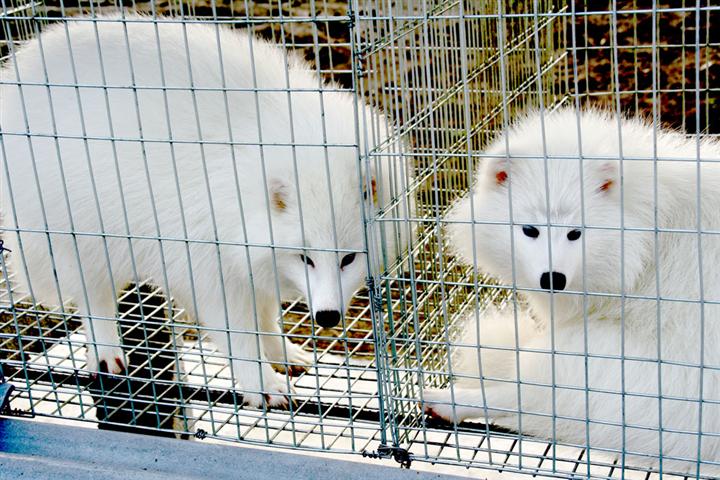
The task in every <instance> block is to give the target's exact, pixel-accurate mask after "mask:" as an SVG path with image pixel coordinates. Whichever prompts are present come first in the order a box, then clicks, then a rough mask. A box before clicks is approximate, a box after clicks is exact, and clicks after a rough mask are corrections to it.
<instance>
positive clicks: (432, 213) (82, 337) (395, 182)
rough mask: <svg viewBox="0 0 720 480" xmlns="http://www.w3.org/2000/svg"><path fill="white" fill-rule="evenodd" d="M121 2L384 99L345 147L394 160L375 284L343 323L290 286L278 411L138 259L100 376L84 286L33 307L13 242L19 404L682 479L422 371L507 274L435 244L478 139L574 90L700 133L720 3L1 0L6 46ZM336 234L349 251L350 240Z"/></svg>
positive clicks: (113, 424)
mask: <svg viewBox="0 0 720 480" xmlns="http://www.w3.org/2000/svg"><path fill="white" fill-rule="evenodd" d="M118 11H125V12H128V13H130V12H144V13H146V14H148V15H150V16H148V17H147V19H148V21H150V20H153V19H154V20H157V19H156V17H154V16H153V15H155V14H157V15H169V17H168V19H175V20H179V19H182V20H183V21H185V22H187V23H190V24H192V23H193V22H207V23H208V24H210V25H222V26H225V27H229V28H248V29H251V30H252V31H253V32H255V34H257V35H259V36H260V37H262V38H265V39H268V40H270V41H272V42H273V43H275V44H278V45H281V46H282V47H284V48H286V49H288V50H293V51H296V52H298V53H300V55H301V56H303V57H304V58H305V59H306V60H307V61H308V62H310V63H311V64H312V66H313V67H314V68H315V69H317V71H318V72H319V74H320V76H321V78H322V79H323V80H325V81H327V82H329V83H326V84H323V83H321V82H320V79H319V78H318V83H317V89H318V90H319V91H325V92H333V91H337V92H342V93H345V94H348V95H353V96H355V97H356V98H358V99H360V100H361V101H362V102H364V103H367V104H368V105H372V106H373V107H375V108H376V109H378V110H379V111H382V112H383V114H384V116H385V117H387V123H385V122H384V121H381V120H378V118H377V117H374V116H369V115H365V114H363V113H362V112H359V113H358V114H357V115H356V117H355V118H354V119H352V120H353V122H354V123H355V128H356V129H357V131H358V132H359V135H358V136H357V138H355V140H354V142H351V143H352V144H351V145H348V147H350V148H354V149H355V151H356V152H357V156H358V158H359V160H360V162H359V163H361V164H362V165H365V166H369V165H375V166H376V168H377V169H378V170H382V169H383V167H382V166H383V165H385V164H384V163H383V162H385V161H388V159H389V161H390V163H389V164H390V165H392V166H393V167H392V168H391V169H389V171H384V172H383V173H382V174H381V175H385V176H387V177H388V178H390V179H391V184H392V186H393V188H392V189H393V191H392V192H391V193H392V194H391V195H388V196H386V197H382V198H381V199H380V201H379V202H378V204H377V205H368V203H372V202H365V204H364V205H365V210H364V213H365V214H366V215H367V217H366V218H365V228H364V234H365V235H366V236H367V241H366V243H365V244H364V246H363V247H362V248H360V249H357V251H358V253H367V254H368V257H369V261H368V268H369V272H368V282H367V287H368V288H366V289H363V290H361V291H360V292H359V293H356V294H355V296H354V297H353V298H352V300H351V301H350V305H349V307H348V310H347V311H346V312H345V314H344V319H343V326H344V328H343V329H329V328H323V329H319V328H318V327H317V326H316V325H315V324H314V323H313V320H312V314H311V311H310V309H308V307H307V306H306V304H305V302H304V301H303V299H302V298H298V299H297V300H294V301H290V302H284V303H283V304H282V307H281V309H280V311H278V312H277V314H276V315H275V317H276V319H275V321H276V323H277V324H278V325H280V327H281V332H282V333H281V334H280V333H275V334H273V335H276V336H278V335H279V336H281V337H283V338H287V339H288V340H290V341H291V342H292V343H294V344H296V345H299V346H301V347H302V348H303V349H304V350H305V351H306V352H307V353H310V354H311V355H312V358H313V360H312V365H311V366H310V367H309V368H308V369H307V370H306V371H305V370H304V369H301V368H295V367H298V365H293V362H291V361H287V356H286V358H285V360H286V361H285V364H284V365H275V366H276V367H277V368H278V369H279V370H284V371H285V373H284V381H285V382H287V383H288V384H289V385H292V386H293V387H294V391H295V393H294V394H293V395H292V398H293V401H292V402H291V403H290V405H289V406H288V408H287V409H276V408H268V407H267V406H265V405H264V406H261V407H260V408H250V407H247V406H243V391H242V389H238V388H236V386H235V385H234V381H233V379H234V378H236V376H237V375H238V373H236V372H233V370H232V368H231V367H230V366H229V364H228V362H227V354H226V353H223V351H222V349H219V348H218V345H217V344H216V343H214V342H213V341H212V340H211V338H210V337H211V336H212V335H213V333H214V332H213V329H212V328H208V327H206V326H201V325H197V324H195V323H193V322H192V321H190V320H189V318H192V317H194V316H196V315H191V314H190V313H189V312H187V311H186V310H183V308H182V307H180V306H178V305H177V303H176V302H175V301H173V300H172V299H168V298H167V297H166V296H165V295H164V293H163V291H165V290H167V289H166V288H164V285H163V282H162V279H157V278H156V279H153V281H149V280H148V279H141V278H138V279H137V280H138V281H137V282H135V283H133V284H131V285H123V286H122V287H124V288H123V289H122V291H121V292H120V293H119V309H118V318H119V327H120V331H121V338H122V341H123V344H124V346H125V353H126V355H127V359H128V367H129V368H128V372H127V375H120V376H113V375H99V376H94V375H92V372H89V371H87V364H86V355H87V352H86V349H85V344H86V340H87V339H86V334H85V332H84V331H83V329H82V328H81V322H80V319H79V318H78V312H77V309H76V307H75V306H76V305H77V303H76V302H73V300H75V301H76V300H77V299H67V302H65V304H63V305H38V304H37V302H34V301H33V299H32V298H31V297H30V296H29V292H27V291H22V288H21V287H19V286H18V284H17V282H16V275H18V273H17V270H18V269H14V268H12V267H13V266H16V264H15V263H13V262H17V260H16V259H15V258H13V257H7V256H6V257H4V258H5V261H4V262H3V265H2V266H3V277H4V278H3V281H2V283H1V284H0V322H1V323H0V360H2V363H1V365H2V372H3V373H4V375H5V377H6V379H7V380H8V381H10V382H11V383H12V384H14V385H15V386H16V387H17V390H16V394H15V396H14V398H13V399H12V404H11V405H12V408H13V409H14V410H13V412H14V413H15V414H26V415H35V416H51V417H60V418H64V419H68V420H83V421H89V422H97V423H98V424H99V426H100V428H113V429H130V430H140V431H142V432H144V433H151V434H158V435H168V436H179V437H182V438H188V437H189V436H192V435H195V436H197V437H199V438H205V437H212V438H215V439H218V440H225V441H240V442H249V443H256V444H262V445H273V446H280V447H289V448H294V449H306V450H322V451H334V452H347V453H361V452H366V451H372V450H375V449H376V448H377V447H378V445H379V444H388V445H394V446H396V447H399V448H403V449H406V450H407V451H408V452H409V455H410V458H411V459H412V460H418V461H428V462H433V463H437V464H443V463H445V464H452V465H463V466H467V467H481V468H493V469H496V470H502V471H512V472H521V473H527V474H533V475H539V474H547V475H551V476H556V477H563V478H570V477H578V476H588V477H590V476H591V477H593V478H636V477H637V478H659V477H662V478H675V477H673V476H672V475H671V474H669V473H668V472H667V471H663V470H662V467H661V469H660V470H659V471H654V472H653V471H652V470H651V469H644V470H643V469H641V468H639V467H637V466H634V465H633V464H632V463H630V464H626V463H625V452H613V451H603V449H601V448H595V445H594V444H593V443H592V441H590V442H588V443H587V444H572V443H569V442H563V441H562V440H557V439H556V441H554V442H548V441H547V440H543V439H540V438H535V437H532V436H529V435H527V434H526V433H523V432H522V429H520V433H518V432H517V431H508V430H504V429H501V428H497V427H493V426H489V425H485V424H484V423H472V422H465V423H462V424H460V425H455V424H451V423H446V422H442V421H438V420H436V419H432V418H429V417H428V416H426V415H424V414H423V411H422V407H421V406H420V405H419V400H420V398H421V390H422V389H423V388H427V387H445V386H447V385H448V384H449V382H450V380H451V377H452V376H453V372H452V371H451V369H450V364H451V362H450V357H451V350H452V348H451V347H453V346H454V345H455V344H457V339H456V338H455V337H454V335H455V332H456V331H457V330H458V329H459V328H461V326H460V322H461V320H462V319H463V317H465V316H468V315H475V316H480V315H482V314H483V312H485V311H486V309H488V308H489V307H490V306H492V305H503V304H505V303H508V298H509V296H508V289H507V288H499V287H498V284H497V281H496V280H493V279H492V278H490V277H488V276H483V275H480V274H479V273H478V271H477V269H469V268H467V267H464V266H462V265H461V263H460V261H459V259H457V258H455V257H453V256H452V255H450V254H449V252H448V251H447V250H446V249H445V248H444V247H443V230H444V227H445V225H444V222H443V220H442V219H443V218H444V216H445V215H446V213H447V211H448V208H449V207H450V206H451V205H452V204H453V202H455V201H456V200H457V199H459V198H460V197H462V196H463V195H464V194H465V193H466V192H467V191H468V188H470V187H471V186H472V178H473V175H474V172H475V169H476V166H477V164H478V163H479V162H481V161H482V159H483V154H482V153H481V152H482V150H483V149H484V148H485V147H486V145H487V144H488V143H489V142H490V141H491V140H492V139H493V138H494V137H495V136H496V135H497V133H498V132H501V131H503V130H504V129H506V128H507V127H508V125H509V124H510V123H512V121H513V120H514V119H515V118H516V117H517V116H518V114H520V113H522V112H524V111H526V110H528V109H537V108H542V109H543V110H544V111H547V112H552V111H555V110H557V109H559V108H562V107H565V106H573V105H576V106H580V105H583V106H584V105H597V104H600V105H606V106H609V107H610V108H613V109H617V110H618V111H620V110H621V111H623V112H625V113H629V114H637V115H640V116H646V117H650V118H652V119H654V120H655V121H656V122H657V124H658V125H661V124H662V125H665V126H670V127H675V128H680V129H682V130H684V131H686V132H688V133H690V134H696V133H697V134H705V135H709V136H713V135H716V134H717V133H718V132H719V131H720V130H719V129H720V127H719V126H718V124H717V118H720V117H718V113H720V112H718V108H720V107H718V105H720V102H719V101H718V95H719V93H718V92H720V89H719V88H718V84H717V80H716V77H717V75H718V72H717V65H716V63H715V62H717V60H718V55H720V53H719V52H720V38H718V37H717V28H714V29H713V28H712V27H713V26H715V27H717V23H718V20H717V19H718V15H719V14H720V9H718V7H717V6H714V5H712V2H705V3H703V2H698V3H692V4H691V3H689V2H682V5H674V4H665V3H662V2H660V3H658V2H641V1H636V0H633V1H628V2H599V3H598V2H582V1H578V2H574V1H573V2H559V1H554V0H536V1H534V2H529V1H528V2H504V1H498V2H468V1H455V0H437V1H415V0H404V1H401V2H385V1H380V0H355V1H348V2H339V1H330V0H315V1H312V0H311V1H308V2H285V1H282V0H280V1H269V2H249V1H245V2H220V1H213V2H210V3H207V2H183V1H172V2H168V3H163V4H156V3H154V2H150V3H142V2H133V3H132V4H124V3H122V2H104V1H103V2H99V1H98V2H82V1H81V2H77V3H73V4H72V5H70V4H69V3H67V2H63V1H60V2H55V1H54V0H44V1H40V2H25V1H21V0H12V1H8V0H3V3H2V12H1V13H0V22H1V23H2V32H1V35H2V37H1V38H0V41H1V42H2V43H0V47H1V48H2V50H1V51H0V56H1V57H2V59H3V60H6V59H10V58H12V56H13V52H15V51H16V50H17V49H18V48H20V46H21V45H22V43H23V42H24V41H26V40H29V39H31V38H34V37H36V36H37V35H38V34H39V33H40V31H41V30H42V29H43V28H44V27H45V26H46V25H48V24H50V23H53V22H55V21H58V20H62V19H68V20H69V21H72V18H75V19H76V21H77V17H76V16H77V15H79V14H84V15H91V16H96V15H98V14H103V13H116V12H118ZM168 19H165V18H163V19H161V20H160V21H161V22H162V21H170V22H172V21H173V20H168ZM113 21H116V22H119V20H117V19H116V20H113ZM648 32H650V33H648ZM261 60H262V59H256V60H255V61H256V62H259V61H261ZM0 83H12V82H11V81H8V80H7V79H2V82H0ZM76 83H77V82H76ZM70 86H72V85H70ZM135 87H136V88H137V87H138V86H137V85H135ZM313 88H315V87H313ZM256 90H257V88H256ZM285 90H287V93H288V95H290V94H291V93H293V92H295V93H298V92H301V91H302V90H303V89H302V88H293V87H291V86H289V85H288V86H287V88H286V89H285ZM323 108H331V107H328V106H325V107H323ZM321 111H322V114H323V115H324V110H323V109H321ZM0 130H2V126H1V125H0ZM2 133H3V135H4V136H6V137H10V136H12V135H17V134H18V132H10V131H5V130H3V131H2ZM27 134H28V135H29V136H31V137H32V136H33V135H35V134H36V132H32V131H30V132H27ZM164 141H168V139H165V140H164ZM196 143H199V144H202V143H203V142H202V141H200V142H196ZM219 143H223V141H220V142H219ZM224 143H225V144H232V141H229V142H228V141H227V140H225V141H224ZM259 143H262V142H259ZM293 143H295V144H297V142H295V141H294V139H291V140H290V142H289V144H290V145H292V144H293ZM328 143H329V142H328V141H327V140H325V141H324V142H321V143H320V146H323V145H324V146H325V147H326V148H327V147H328ZM361 143H366V144H367V149H366V150H363V148H362V147H363V145H361ZM300 147H302V145H300ZM7 161H8V163H9V162H11V161H12V158H8V160H7ZM33 188H34V187H33ZM359 200H361V199H359ZM366 200H367V199H366ZM4 209H7V206H4ZM3 213H5V214H6V215H7V213H6V212H3ZM656 227H657V226H656ZM2 233H3V236H4V235H7V234H8V233H10V232H9V230H7V229H5V230H4V231H3V232H2ZM157 237H158V239H159V235H158V236H157ZM151 238H152V237H151ZM233 240H234V241H238V242H239V244H241V243H242V239H233ZM216 243H217V242H216ZM264 246H266V247H268V248H274V247H279V248H282V247H283V244H282V242H277V243H276V244H274V243H273V242H269V244H267V245H264ZM320 250H322V249H320ZM327 251H329V252H333V253H335V254H337V255H342V254H344V253H347V251H345V250H344V249H343V248H342V247H338V245H335V248H332V247H330V248H327ZM394 252H397V253H398V255H397V256H394ZM338 259H339V257H338ZM165 261H168V259H165ZM180 261H181V262H184V261H185V260H184V259H180ZM50 274H51V272H48V275H50ZM510 303H512V302H510ZM185 308H186V309H188V310H190V309H191V308H192V305H188V306H185ZM195 308H197V307H195ZM81 316H82V315H81ZM256 329H257V325H256ZM255 333H258V335H261V334H262V333H261V332H259V331H258V332H255ZM228 335H229V334H228ZM515 349H516V350H520V347H519V346H517V345H516V347H515ZM710 400H711V401H712V399H710ZM703 433H706V434H709V435H713V433H714V434H717V433H718V432H703ZM618 454H619V455H618ZM715 461H717V459H715ZM699 463H700V462H699V461H698V464H699ZM710 463H712V459H711V460H710ZM671 473H672V472H671ZM692 476H693V477H695V476H698V477H699V476H700V470H698V471H697V475H695V474H693V475H692ZM678 478H681V477H678Z"/></svg>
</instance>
